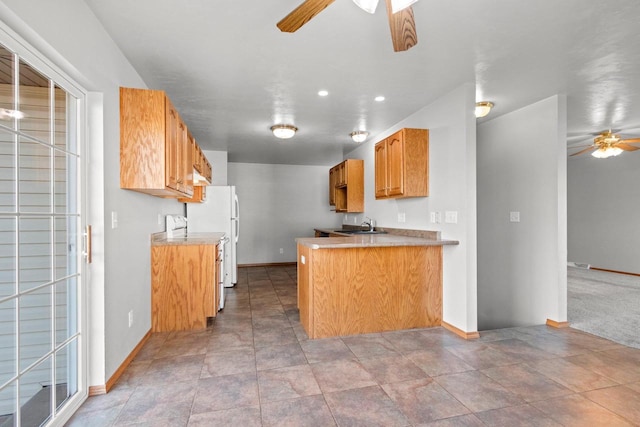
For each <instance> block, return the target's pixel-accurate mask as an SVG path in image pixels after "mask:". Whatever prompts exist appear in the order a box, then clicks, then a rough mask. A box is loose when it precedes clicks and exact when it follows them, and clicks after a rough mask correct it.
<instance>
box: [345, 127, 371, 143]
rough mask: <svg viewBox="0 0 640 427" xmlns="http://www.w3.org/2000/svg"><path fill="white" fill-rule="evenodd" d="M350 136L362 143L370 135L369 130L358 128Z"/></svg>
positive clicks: (354, 140)
mask: <svg viewBox="0 0 640 427" xmlns="http://www.w3.org/2000/svg"><path fill="white" fill-rule="evenodd" d="M349 136H350V137H351V139H353V142H356V143H358V144H360V143H361V142H364V140H365V139H367V137H368V136H369V132H367V131H366V130H356V131H353V132H351V133H350V134H349Z"/></svg>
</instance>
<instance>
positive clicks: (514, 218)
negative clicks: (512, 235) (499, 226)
mask: <svg viewBox="0 0 640 427" xmlns="http://www.w3.org/2000/svg"><path fill="white" fill-rule="evenodd" d="M509 221H511V222H520V212H509Z"/></svg>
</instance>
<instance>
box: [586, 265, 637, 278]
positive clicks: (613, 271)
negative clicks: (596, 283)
mask: <svg viewBox="0 0 640 427" xmlns="http://www.w3.org/2000/svg"><path fill="white" fill-rule="evenodd" d="M591 269H592V270H598V271H606V272H607V273H617V274H626V275H627V276H637V277H640V274H638V273H627V272H626V271H617V270H607V269H606V268H598V267H591Z"/></svg>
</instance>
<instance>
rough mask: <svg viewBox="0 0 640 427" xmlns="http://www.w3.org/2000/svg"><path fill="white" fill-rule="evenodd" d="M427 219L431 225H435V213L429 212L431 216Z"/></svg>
mask: <svg viewBox="0 0 640 427" xmlns="http://www.w3.org/2000/svg"><path fill="white" fill-rule="evenodd" d="M429 219H430V221H431V224H435V223H436V213H435V212H431V215H430V218H429Z"/></svg>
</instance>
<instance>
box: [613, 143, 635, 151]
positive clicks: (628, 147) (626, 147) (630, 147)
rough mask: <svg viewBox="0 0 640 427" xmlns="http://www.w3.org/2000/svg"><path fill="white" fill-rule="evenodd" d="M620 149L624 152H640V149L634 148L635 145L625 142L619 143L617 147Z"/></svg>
mask: <svg viewBox="0 0 640 427" xmlns="http://www.w3.org/2000/svg"><path fill="white" fill-rule="evenodd" d="M638 142H640V141H638ZM615 146H616V147H618V148H622V149H623V150H624V151H636V150H640V147H634V146H633V145H627V144H626V143H625V142H618V143H617V144H616V145H615Z"/></svg>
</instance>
